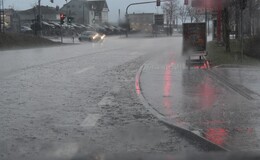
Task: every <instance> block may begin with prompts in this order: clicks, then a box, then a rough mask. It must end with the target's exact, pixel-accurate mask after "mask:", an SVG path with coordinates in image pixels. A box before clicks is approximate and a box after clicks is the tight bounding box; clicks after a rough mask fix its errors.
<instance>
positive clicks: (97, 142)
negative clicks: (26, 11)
mask: <svg viewBox="0 0 260 160" xmlns="http://www.w3.org/2000/svg"><path fill="white" fill-rule="evenodd" d="M180 41H181V37H161V38H129V39H125V38H124V37H108V38H107V39H106V40H105V41H104V42H103V43H78V44H75V45H66V46H57V47H49V48H34V49H25V50H10V51H1V52H0V119H1V123H0V137H1V138H0V157H1V158H0V159H15V158H19V159H40V157H41V158H42V157H47V159H52V158H53V157H56V158H57V157H58V158H61V159H63V158H64V159H71V158H73V157H75V156H76V155H78V154H81V153H83V154H88V153H106V152H109V153H118V152H134V151H139V152H146V153H158V152H159V153H169V152H170V153H185V152H198V151H209V150H210V149H208V148H207V146H204V145H202V144H201V143H200V142H199V141H197V140H194V139H192V138H189V137H186V136H184V135H182V133H180V132H178V131H176V130H174V129H171V128H168V127H166V126H165V125H164V124H162V123H160V122H159V121H158V120H157V118H156V117H155V116H154V115H152V114H151V113H150V112H149V111H148V110H147V109H145V107H144V106H143V104H142V103H141V102H140V100H139V98H138V96H137V94H136V90H135V75H136V73H137V71H138V69H139V68H140V66H141V65H142V64H143V63H145V62H147V61H148V60H149V59H150V58H152V57H156V56H158V57H160V56H161V55H163V54H164V53H167V52H169V51H170V52H178V50H180V49H181V46H179V42H180ZM176 48H177V49H176ZM155 91H156V90H153V92H155ZM43 159H46V158H43Z"/></svg>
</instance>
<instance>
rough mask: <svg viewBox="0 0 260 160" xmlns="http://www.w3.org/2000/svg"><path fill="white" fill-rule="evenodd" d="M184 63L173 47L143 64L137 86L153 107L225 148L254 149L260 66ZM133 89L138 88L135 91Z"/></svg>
mask: <svg viewBox="0 0 260 160" xmlns="http://www.w3.org/2000/svg"><path fill="white" fill-rule="evenodd" d="M203 68H205V67H204V66H203V65H202V66H194V67H193V68H192V69H190V70H189V69H188V68H187V67H186V65H185V58H183V57H182V56H181V55H178V53H165V54H161V55H160V56H158V57H156V58H154V59H152V60H150V61H149V62H147V63H146V64H144V66H143V69H142V72H141V75H140V79H139V86H138V87H140V90H141V91H140V94H141V95H142V96H143V97H144V99H145V101H146V104H148V105H149V106H150V107H151V109H152V110H153V112H154V113H155V112H156V113H158V114H157V115H159V116H161V117H163V119H165V121H167V123H170V124H171V125H174V126H177V127H181V128H183V129H186V130H188V131H190V132H192V133H194V134H196V135H198V136H201V137H202V138H205V139H206V140H208V141H210V142H212V143H214V144H216V145H218V146H221V147H223V148H226V149H227V150H231V151H259V150H260V109H259V106H260V84H259V80H260V74H259V72H260V68H257V67H244V66H235V65H232V66H229V65H223V66H219V67H215V68H212V69H203ZM137 93H138V92H137Z"/></svg>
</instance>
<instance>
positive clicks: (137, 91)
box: [135, 74, 141, 95]
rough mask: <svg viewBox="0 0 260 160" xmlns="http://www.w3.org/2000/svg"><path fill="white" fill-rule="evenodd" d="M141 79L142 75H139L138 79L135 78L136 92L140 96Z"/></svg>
mask: <svg viewBox="0 0 260 160" xmlns="http://www.w3.org/2000/svg"><path fill="white" fill-rule="evenodd" d="M139 79H140V75H139V74H137V75H136V77H135V90H136V93H137V94H138V95H140V94H141V88H140V86H139Z"/></svg>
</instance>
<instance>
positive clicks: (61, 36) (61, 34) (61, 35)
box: [60, 24, 63, 43]
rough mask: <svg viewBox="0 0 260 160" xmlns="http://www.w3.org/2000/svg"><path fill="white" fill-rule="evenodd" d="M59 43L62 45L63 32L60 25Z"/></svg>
mask: <svg viewBox="0 0 260 160" xmlns="http://www.w3.org/2000/svg"><path fill="white" fill-rule="evenodd" d="M60 42H61V43H63V30H62V24H61V25H60Z"/></svg>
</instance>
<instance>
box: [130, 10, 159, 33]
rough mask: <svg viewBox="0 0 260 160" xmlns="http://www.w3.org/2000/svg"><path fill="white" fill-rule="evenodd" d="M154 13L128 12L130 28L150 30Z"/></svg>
mask: <svg viewBox="0 0 260 160" xmlns="http://www.w3.org/2000/svg"><path fill="white" fill-rule="evenodd" d="M154 15H155V14H154V13H133V14H128V19H129V23H130V28H131V30H132V31H145V32H152V30H153V24H154Z"/></svg>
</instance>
